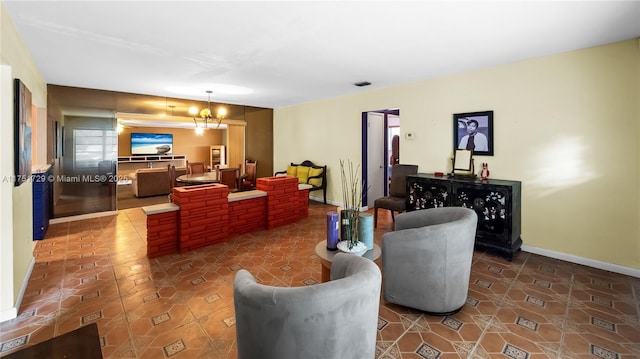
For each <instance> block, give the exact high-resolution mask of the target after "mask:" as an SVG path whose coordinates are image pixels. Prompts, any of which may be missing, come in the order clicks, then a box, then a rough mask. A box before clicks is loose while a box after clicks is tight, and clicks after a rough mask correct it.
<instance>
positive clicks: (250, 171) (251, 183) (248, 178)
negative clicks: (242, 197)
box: [240, 160, 258, 191]
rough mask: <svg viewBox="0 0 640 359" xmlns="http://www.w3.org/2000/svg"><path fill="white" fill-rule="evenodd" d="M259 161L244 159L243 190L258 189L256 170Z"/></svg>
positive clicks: (241, 187)
mask: <svg viewBox="0 0 640 359" xmlns="http://www.w3.org/2000/svg"><path fill="white" fill-rule="evenodd" d="M257 166H258V161H251V160H246V161H244V174H243V175H242V178H241V186H240V189H241V190H242V191H248V190H252V189H256V170H257V168H256V167H257Z"/></svg>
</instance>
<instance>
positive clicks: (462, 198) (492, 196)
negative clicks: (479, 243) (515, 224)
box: [455, 186, 511, 243]
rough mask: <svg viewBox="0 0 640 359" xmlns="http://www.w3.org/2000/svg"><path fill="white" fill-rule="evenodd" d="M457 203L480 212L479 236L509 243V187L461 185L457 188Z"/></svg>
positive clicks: (488, 239)
mask: <svg viewBox="0 0 640 359" xmlns="http://www.w3.org/2000/svg"><path fill="white" fill-rule="evenodd" d="M455 192H456V193H455V201H456V205H457V206H460V207H466V208H471V209H473V210H474V211H476V213H477V214H478V233H477V238H479V239H483V240H487V241H492V242H498V243H509V242H510V238H509V229H510V228H509V223H510V221H509V218H508V216H509V214H508V213H509V208H511V203H509V202H510V201H509V198H510V196H509V189H508V188H500V187H487V188H475V187H464V186H463V187H459V188H457V189H456V190H455Z"/></svg>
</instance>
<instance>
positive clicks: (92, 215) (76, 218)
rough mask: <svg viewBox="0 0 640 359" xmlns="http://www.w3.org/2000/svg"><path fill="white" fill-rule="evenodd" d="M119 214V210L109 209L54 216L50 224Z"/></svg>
mask: <svg viewBox="0 0 640 359" xmlns="http://www.w3.org/2000/svg"><path fill="white" fill-rule="evenodd" d="M117 214H118V211H107V212H98V213H87V214H80V215H77V216H69V217H62V218H53V219H50V220H49V224H56V223H66V222H72V221H79V220H82V219H92V218H99V217H106V216H114V215H117Z"/></svg>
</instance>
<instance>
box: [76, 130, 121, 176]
mask: <svg viewBox="0 0 640 359" xmlns="http://www.w3.org/2000/svg"><path fill="white" fill-rule="evenodd" d="M117 154H118V133H117V132H116V131H114V130H103V129H92V130H89V129H74V130H73V158H74V162H73V167H74V170H75V171H76V172H81V173H97V172H98V164H99V163H100V161H115V160H116V158H117Z"/></svg>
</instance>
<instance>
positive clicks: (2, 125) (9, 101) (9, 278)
mask: <svg viewBox="0 0 640 359" xmlns="http://www.w3.org/2000/svg"><path fill="white" fill-rule="evenodd" d="M0 44H2V46H0V64H1V65H2V71H1V74H2V76H1V77H0V79H1V83H0V129H1V131H0V177H1V178H2V179H3V180H2V181H0V203H4V204H10V205H3V206H0V233H1V234H0V321H2V320H5V319H8V317H7V316H13V315H15V310H16V309H17V308H15V305H16V300H17V297H18V295H19V294H20V290H21V288H22V285H23V283H24V282H25V280H26V277H27V275H28V271H29V269H30V265H31V263H32V260H33V254H32V252H33V246H34V242H33V229H32V195H31V193H32V191H31V182H26V183H23V184H22V185H21V186H19V187H14V186H13V181H12V180H11V179H12V176H13V109H12V106H13V79H15V78H19V79H21V80H22V82H24V83H25V85H26V86H27V88H28V89H29V90H30V91H31V94H32V103H33V105H34V106H36V107H37V108H46V101H47V88H46V84H45V82H44V79H43V78H42V75H41V74H40V72H39V70H38V68H37V67H36V65H35V62H34V61H33V58H32V57H31V54H30V53H29V51H28V50H27V48H26V46H25V45H24V43H23V41H22V38H21V37H20V35H19V34H18V33H17V30H16V28H15V25H14V23H13V21H12V20H11V18H10V16H9V14H8V13H7V11H6V9H5V6H4V3H1V4H0ZM39 131H40V130H39ZM38 140H39V139H36V141H38ZM41 145H43V146H41ZM38 148H46V144H40V143H39V144H38ZM36 155H37V154H36ZM37 157H38V156H36V158H37ZM34 164H37V163H35V161H34ZM5 179H8V180H5Z"/></svg>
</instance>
